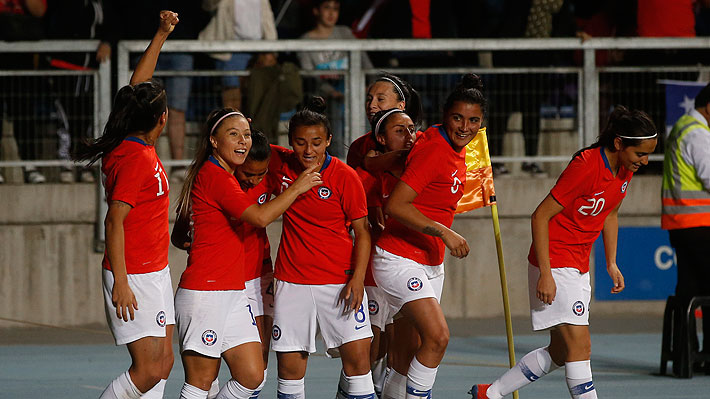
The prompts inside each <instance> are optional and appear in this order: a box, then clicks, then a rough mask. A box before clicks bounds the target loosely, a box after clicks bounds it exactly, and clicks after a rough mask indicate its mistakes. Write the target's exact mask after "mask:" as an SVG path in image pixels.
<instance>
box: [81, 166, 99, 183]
mask: <svg viewBox="0 0 710 399" xmlns="http://www.w3.org/2000/svg"><path fill="white" fill-rule="evenodd" d="M79 181H81V182H82V183H93V182H95V181H96V179H95V178H94V172H93V171H92V170H91V169H84V170H82V171H81V173H80V174H79Z"/></svg>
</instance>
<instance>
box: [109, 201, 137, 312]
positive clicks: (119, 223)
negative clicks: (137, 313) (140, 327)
mask: <svg viewBox="0 0 710 399" xmlns="http://www.w3.org/2000/svg"><path fill="white" fill-rule="evenodd" d="M131 209H133V208H132V207H131V205H129V204H127V203H125V202H122V201H111V202H109V204H108V212H107V213H106V220H105V222H104V224H105V226H106V254H107V256H108V260H109V262H110V264H111V270H112V272H113V278H114V283H113V290H112V292H111V300H112V302H113V305H114V306H115V307H116V316H118V318H119V319H123V321H128V319H129V317H130V319H131V320H133V319H134V310H138V302H137V301H136V297H135V295H133V291H132V290H131V287H130V286H129V285H128V274H127V272H126V257H125V236H124V234H125V233H124V230H123V221H124V220H125V219H126V217H127V216H128V212H130V211H131Z"/></svg>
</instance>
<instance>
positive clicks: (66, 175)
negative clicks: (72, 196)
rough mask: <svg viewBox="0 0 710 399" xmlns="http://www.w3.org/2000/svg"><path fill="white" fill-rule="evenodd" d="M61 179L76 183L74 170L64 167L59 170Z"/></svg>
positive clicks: (66, 182)
mask: <svg viewBox="0 0 710 399" xmlns="http://www.w3.org/2000/svg"><path fill="white" fill-rule="evenodd" d="M59 181H60V182H62V183H65V184H71V183H74V171H73V170H71V169H63V170H62V171H61V172H59Z"/></svg>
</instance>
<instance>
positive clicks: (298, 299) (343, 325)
mask: <svg viewBox="0 0 710 399" xmlns="http://www.w3.org/2000/svg"><path fill="white" fill-rule="evenodd" d="M274 281H275V286H276V292H275V295H274V326H273V327H272V331H271V349H273V350H274V351H276V352H301V351H302V352H308V353H313V352H315V351H316V332H317V329H320V333H321V335H322V336H323V341H325V345H326V349H333V348H338V347H340V346H341V345H343V344H346V343H348V342H352V341H357V340H359V339H365V338H372V329H371V327H370V317H369V315H368V311H367V293H364V295H363V299H362V303H361V304H360V307H359V308H358V309H357V311H354V312H353V311H351V312H348V313H346V314H343V308H344V305H343V303H342V302H341V303H338V298H339V296H340V292H341V291H342V290H343V287H345V284H324V285H310V284H294V283H289V282H286V281H280V280H278V279H274ZM331 353H332V352H331Z"/></svg>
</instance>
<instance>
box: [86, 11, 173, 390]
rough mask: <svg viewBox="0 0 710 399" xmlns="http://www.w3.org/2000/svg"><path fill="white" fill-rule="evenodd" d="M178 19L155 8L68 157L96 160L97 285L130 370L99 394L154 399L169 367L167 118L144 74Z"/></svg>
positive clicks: (162, 99)
mask: <svg viewBox="0 0 710 399" xmlns="http://www.w3.org/2000/svg"><path fill="white" fill-rule="evenodd" d="M177 23H178V16H177V14H176V13H173V12H170V11H161V13H160V25H159V28H158V31H157V32H156V34H155V36H154V37H153V40H152V41H151V42H150V45H149V46H148V48H147V49H146V50H145V53H143V56H142V57H141V60H140V61H139V62H138V65H137V66H136V70H135V72H134V73H133V76H132V77H131V84H130V85H128V86H124V87H122V88H121V89H120V90H119V91H118V93H117V94H116V99H115V102H114V106H113V109H112V110H111V114H110V115H109V119H108V122H107V123H106V127H105V128H104V133H103V135H102V136H101V137H99V138H98V139H96V140H95V141H93V142H90V143H84V144H82V145H81V146H80V147H79V148H78V149H77V151H76V153H75V154H74V158H75V159H76V160H80V161H81V160H89V162H90V164H91V163H94V162H96V161H97V160H99V159H101V160H102V167H101V172H102V173H103V175H104V186H105V188H106V198H107V201H108V212H107V214H106V220H105V225H106V252H105V254H104V259H103V262H102V263H103V269H104V270H103V275H102V277H103V287H104V305H105V307H106V318H107V320H108V324H109V327H110V328H111V333H112V334H113V337H114V339H115V341H116V345H123V344H125V345H126V346H127V347H128V353H129V354H130V355H131V361H132V363H131V367H130V368H129V369H128V371H126V372H125V373H123V374H121V375H120V376H119V377H118V378H116V379H115V380H113V381H112V382H111V384H109V385H108V387H106V389H105V390H104V392H103V393H102V394H101V398H106V399H116V398H135V399H137V398H141V397H143V398H162V397H163V391H164V389H165V381H166V379H167V378H168V375H169V374H170V370H171V369H172V367H173V352H172V342H171V341H172V332H173V326H174V324H175V311H174V308H173V303H172V284H171V281H170V268H169V267H168V247H169V245H170V242H169V232H168V207H169V205H170V204H169V199H168V192H169V188H168V179H167V177H166V175H165V171H164V169H163V164H162V163H161V162H160V159H159V158H158V155H157V154H156V152H155V146H154V145H155V142H156V140H157V139H158V136H160V132H161V131H162V130H163V128H164V127H165V124H166V123H167V120H168V110H167V97H166V94H165V89H164V88H163V86H162V85H161V84H160V83H159V82H156V81H152V80H151V77H152V75H153V71H154V70H155V63H156V62H157V60H158V54H159V53H160V49H161V48H162V46H163V43H165V40H166V39H167V37H168V35H169V34H170V32H172V30H173V29H174V28H175V25H176V24H177Z"/></svg>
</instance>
